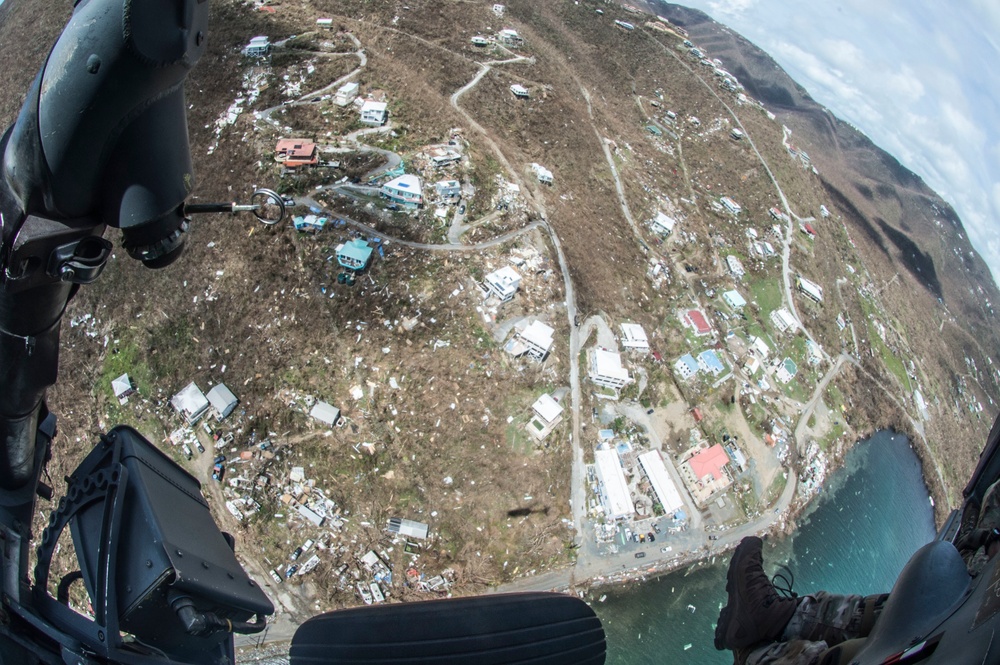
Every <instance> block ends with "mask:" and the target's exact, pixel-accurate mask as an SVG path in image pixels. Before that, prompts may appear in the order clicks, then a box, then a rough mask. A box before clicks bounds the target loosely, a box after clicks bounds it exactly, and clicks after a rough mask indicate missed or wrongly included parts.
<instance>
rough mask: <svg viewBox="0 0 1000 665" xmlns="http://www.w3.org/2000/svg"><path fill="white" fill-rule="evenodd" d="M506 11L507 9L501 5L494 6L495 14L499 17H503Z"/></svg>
mask: <svg viewBox="0 0 1000 665" xmlns="http://www.w3.org/2000/svg"><path fill="white" fill-rule="evenodd" d="M504 9H506V7H504V6H503V5H501V4H499V3H498V4H495V5H493V13H494V14H496V15H497V16H503V12H504Z"/></svg>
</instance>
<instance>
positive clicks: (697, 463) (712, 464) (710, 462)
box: [688, 443, 729, 480]
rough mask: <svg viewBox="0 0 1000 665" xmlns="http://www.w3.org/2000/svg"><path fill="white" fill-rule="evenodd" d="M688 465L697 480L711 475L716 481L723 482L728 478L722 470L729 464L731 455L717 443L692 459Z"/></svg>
mask: <svg viewBox="0 0 1000 665" xmlns="http://www.w3.org/2000/svg"><path fill="white" fill-rule="evenodd" d="M688 463H689V464H690V465H691V470H692V471H693V472H694V475H695V477H696V478H698V479H701V478H704V477H705V476H709V475H710V476H712V478H714V479H715V480H722V479H723V478H725V477H726V474H725V472H723V470H722V469H723V467H725V466H726V465H727V464H729V455H727V454H726V450H725V449H724V448H723V447H722V446H721V445H720V444H718V443H717V444H715V445H714V446H712V447H711V448H709V449H708V450H703V451H701V452H700V453H698V454H697V455H695V456H694V457H692V458H691V459H690V460H689V461H688Z"/></svg>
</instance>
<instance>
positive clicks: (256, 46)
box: [243, 35, 271, 58]
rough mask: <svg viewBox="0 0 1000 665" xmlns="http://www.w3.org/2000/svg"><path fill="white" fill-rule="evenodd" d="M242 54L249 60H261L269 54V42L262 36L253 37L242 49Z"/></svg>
mask: <svg viewBox="0 0 1000 665" xmlns="http://www.w3.org/2000/svg"><path fill="white" fill-rule="evenodd" d="M243 52H244V53H246V54H247V55H248V56H250V57H251V58H263V57H264V56H266V55H267V54H268V53H270V52H271V40H270V39H268V38H267V37H265V36H263V35H259V36H257V37H254V38H252V39H251V40H250V43H249V44H247V46H246V48H245V49H243Z"/></svg>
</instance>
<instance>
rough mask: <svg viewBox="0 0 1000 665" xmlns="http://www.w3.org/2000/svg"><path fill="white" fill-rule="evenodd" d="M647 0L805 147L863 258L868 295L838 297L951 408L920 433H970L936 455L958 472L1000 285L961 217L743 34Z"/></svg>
mask: <svg viewBox="0 0 1000 665" xmlns="http://www.w3.org/2000/svg"><path fill="white" fill-rule="evenodd" d="M656 7H657V9H658V10H659V11H660V13H661V15H663V16H665V17H666V18H668V19H669V20H671V21H672V22H674V23H676V24H677V25H680V26H683V27H684V28H685V29H686V30H687V31H688V32H689V34H690V35H691V39H692V40H694V41H696V42H697V43H698V44H699V45H701V46H702V47H703V50H704V51H705V52H706V53H708V54H709V57H712V58H718V59H720V60H721V61H722V62H723V63H724V65H725V67H726V68H727V69H728V70H729V71H731V72H732V73H733V74H735V75H736V76H737V77H738V78H739V80H740V82H741V83H743V85H745V86H746V89H747V94H749V95H751V96H753V97H755V98H757V99H760V100H761V101H762V102H764V104H765V106H766V108H767V109H768V110H770V111H772V112H773V113H775V114H776V115H777V119H778V121H779V122H780V123H781V124H783V125H785V126H787V127H788V128H789V129H790V130H791V137H792V140H793V142H794V144H796V145H797V146H798V147H800V148H801V149H803V150H805V151H806V152H807V153H808V155H809V157H810V159H811V162H812V164H813V165H814V166H815V167H816V169H817V170H818V172H819V175H818V178H819V181H820V184H821V186H822V188H823V190H824V192H825V194H826V197H827V198H828V200H829V201H830V202H832V203H833V204H834V205H835V206H836V209H837V210H838V211H839V213H840V215H841V217H842V219H843V221H844V223H845V227H846V228H847V230H848V232H849V234H850V238H851V240H852V242H853V244H854V245H855V247H856V248H857V250H858V253H859V255H860V257H861V258H862V260H863V262H864V266H865V268H866V269H867V272H868V274H867V276H866V279H865V283H864V284H862V293H868V294H877V299H871V300H870V301H868V302H865V300H864V299H858V298H854V299H853V300H854V302H848V303H845V304H844V305H845V308H847V309H851V310H853V311H854V312H856V313H857V315H858V317H859V318H860V317H865V318H868V317H872V316H879V317H880V320H882V322H883V323H885V324H886V325H887V326H888V327H890V328H891V331H890V333H889V337H890V339H891V342H889V344H891V345H892V349H893V352H894V353H895V355H897V356H898V357H899V358H900V360H901V361H902V362H903V364H905V365H907V366H908V364H909V363H910V362H913V363H914V367H913V369H912V370H910V371H908V372H907V373H908V374H910V375H911V376H910V378H911V379H916V380H917V381H919V383H921V384H923V385H929V386H930V388H931V391H930V393H929V394H932V395H935V396H936V404H935V406H936V409H934V410H936V411H937V412H938V413H940V414H942V415H945V414H948V415H949V416H950V417H945V418H932V419H931V420H930V422H928V423H927V432H928V437H929V439H930V440H938V441H951V442H953V444H952V445H961V444H959V443H958V442H961V441H968V442H969V445H968V446H967V447H965V446H962V447H963V448H964V450H963V452H962V454H961V455H960V456H959V457H958V459H956V458H954V457H951V456H950V454H949V455H942V454H938V455H936V456H935V457H934V463H935V464H936V465H938V466H939V467H942V468H944V469H945V470H946V472H947V473H949V474H951V475H952V477H953V482H954V483H956V484H957V483H960V482H961V478H962V477H963V476H964V475H967V473H968V471H969V462H968V460H969V459H970V456H973V455H974V456H978V450H979V449H980V448H981V447H982V440H983V432H984V431H985V430H984V428H988V427H989V425H990V424H991V423H992V419H993V417H994V415H995V412H996V409H997V403H996V401H995V398H996V396H997V392H998V388H1000V373H998V371H997V368H996V367H995V366H994V360H993V357H994V356H995V355H996V353H997V349H998V348H1000V337H998V334H997V328H996V323H997V316H996V311H995V304H994V303H997V302H1000V292H998V290H997V286H996V284H995V283H994V282H993V279H992V277H991V275H990V271H989V268H988V267H987V266H986V263H985V262H984V261H983V260H982V257H980V256H979V254H978V253H977V252H976V251H975V250H974V249H973V247H972V245H971V244H970V242H969V239H968V236H967V234H966V233H965V231H964V229H963V228H962V223H961V220H960V219H959V218H958V216H957V214H956V213H955V211H954V210H953V209H952V208H951V206H950V205H948V204H947V203H946V202H945V201H943V200H942V199H941V198H940V197H939V196H938V195H937V194H936V193H935V192H933V191H932V190H931V189H930V188H929V187H927V185H926V184H925V183H924V182H923V181H922V180H921V179H920V177H919V176H917V175H916V174H914V173H913V172H912V171H910V170H909V169H907V168H906V167H905V166H903V165H901V164H900V163H899V162H898V161H897V160H896V159H895V158H894V157H893V156H892V155H890V154H888V153H886V152H885V151H884V150H882V149H880V148H879V147H878V146H876V145H874V144H873V143H872V142H871V141H870V140H869V139H868V138H867V137H866V136H864V135H863V134H862V133H861V132H859V131H858V130H857V129H855V128H854V127H852V126H850V125H849V124H848V123H845V122H844V121H842V120H840V119H838V118H836V117H835V116H833V114H831V113H830V111H828V110H827V109H826V108H824V107H822V106H821V105H819V104H817V103H816V102H815V101H814V100H813V99H812V98H811V97H810V96H809V95H808V93H807V92H806V91H805V90H804V89H803V88H802V87H801V86H800V85H798V84H797V83H796V82H795V81H793V80H792V79H791V78H790V77H789V76H788V75H787V74H786V73H785V72H784V71H783V70H782V69H780V67H778V66H777V65H776V64H775V62H774V61H773V60H772V59H771V58H770V57H769V56H768V55H767V54H766V53H764V52H763V51H761V50H760V49H758V48H757V47H756V46H754V45H753V44H751V43H750V42H749V41H747V40H746V39H745V38H743V37H742V36H740V35H738V34H736V33H734V32H732V31H730V30H728V29H727V28H725V27H724V26H721V25H720V24H718V23H715V22H714V21H712V20H711V19H710V18H709V17H708V16H706V15H705V14H704V13H702V12H699V11H697V10H692V9H689V8H686V7H682V6H679V5H671V4H667V3H656ZM827 206H828V207H831V209H833V208H832V206H831V205H830V203H827ZM811 212H812V213H816V211H811ZM841 295H843V293H842V294H841ZM873 310H874V311H873ZM888 322H892V325H889V323H888ZM924 394H925V395H927V394H928V391H927V390H924ZM980 405H981V406H982V407H984V409H983V411H982V412H981V413H977V412H978V410H979V408H980ZM970 410H971V411H972V419H973V421H974V422H977V423H978V425H977V426H976V427H975V428H972V429H968V428H966V427H965V426H964V425H963V423H965V422H967V421H968V417H967V416H968V414H969V412H970ZM949 450H953V449H952V448H949ZM973 459H974V457H973ZM959 460H960V461H959ZM953 465H955V467H953ZM956 467H957V468H956Z"/></svg>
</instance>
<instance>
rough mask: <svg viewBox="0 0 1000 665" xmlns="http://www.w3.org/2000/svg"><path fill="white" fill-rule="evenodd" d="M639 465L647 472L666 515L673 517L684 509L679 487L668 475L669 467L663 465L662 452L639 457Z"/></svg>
mask: <svg viewBox="0 0 1000 665" xmlns="http://www.w3.org/2000/svg"><path fill="white" fill-rule="evenodd" d="M639 464H640V465H641V466H642V470H643V471H645V472H646V477H647V478H649V484H650V485H652V486H653V491H654V492H656V498H657V499H658V500H659V502H660V505H661V506H663V512H664V513H665V514H667V515H673V514H674V513H676V512H677V511H678V510H680V509H681V508H683V507H684V500H683V499H681V493H680V492H678V491H677V485H675V484H674V481H673V480H671V479H670V476H669V474H667V467H666V466H665V465H664V464H663V458H662V457H661V456H660V451H658V450H648V451H646V452H644V453H643V454H641V455H639Z"/></svg>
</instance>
